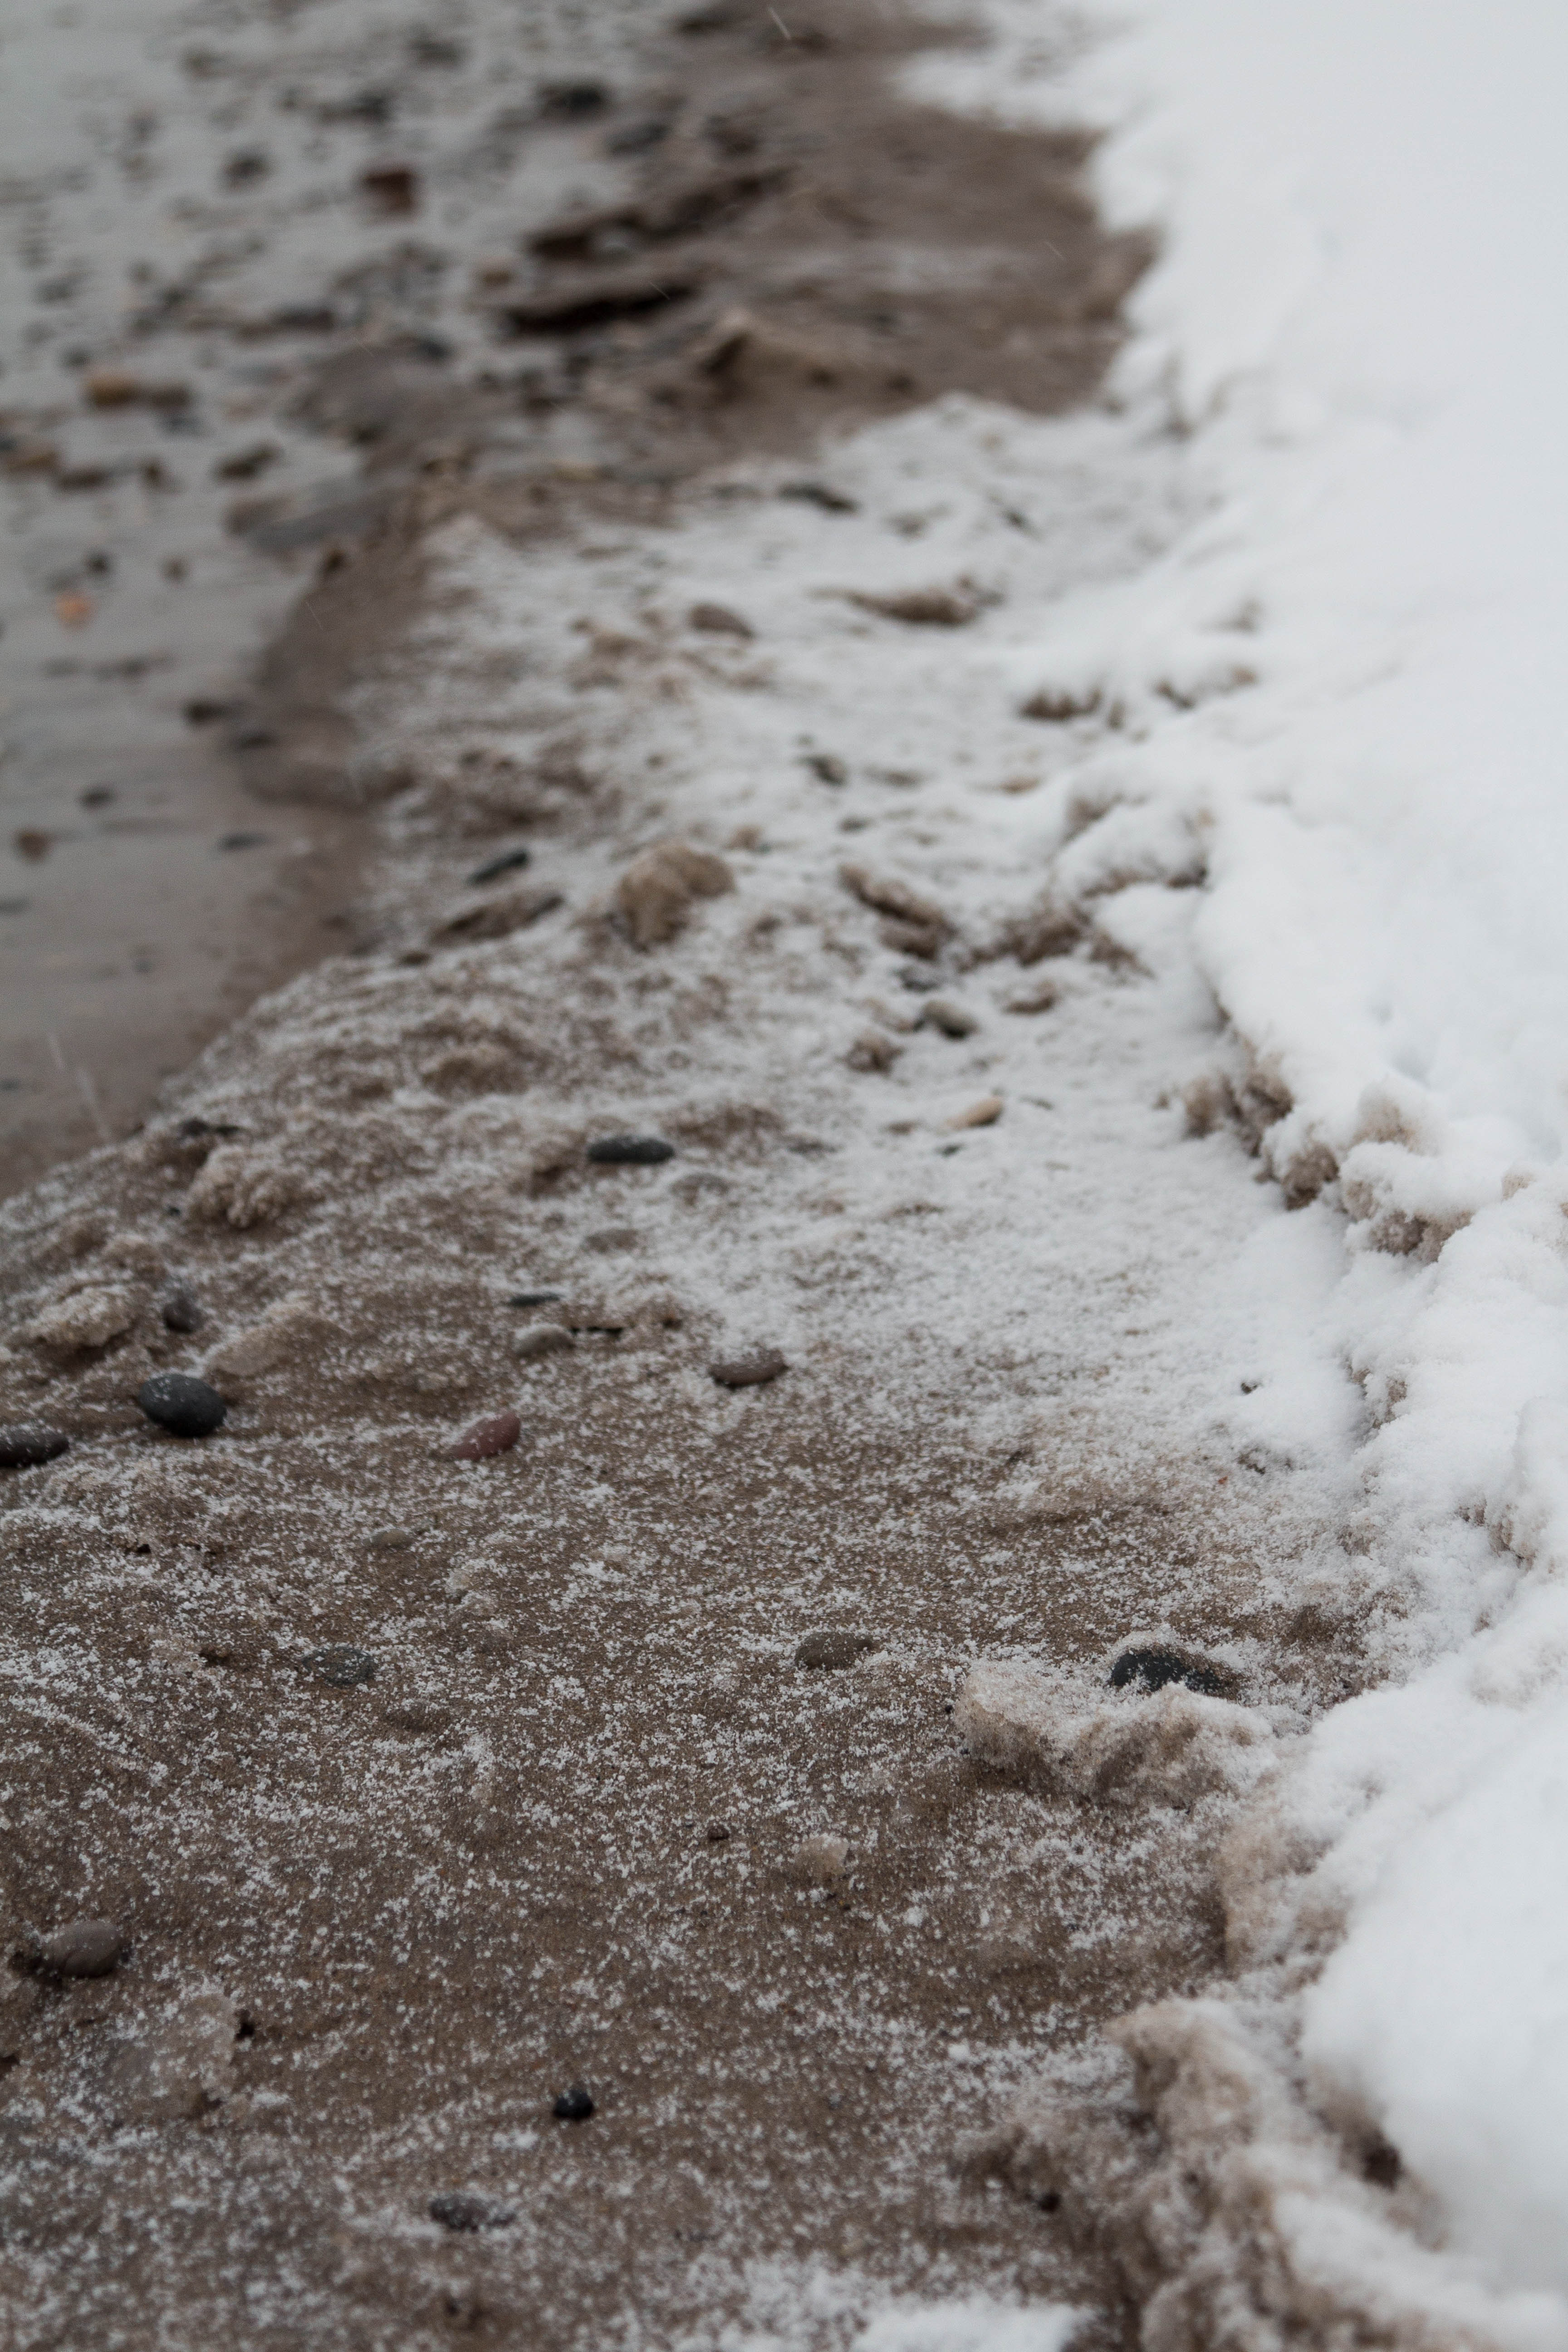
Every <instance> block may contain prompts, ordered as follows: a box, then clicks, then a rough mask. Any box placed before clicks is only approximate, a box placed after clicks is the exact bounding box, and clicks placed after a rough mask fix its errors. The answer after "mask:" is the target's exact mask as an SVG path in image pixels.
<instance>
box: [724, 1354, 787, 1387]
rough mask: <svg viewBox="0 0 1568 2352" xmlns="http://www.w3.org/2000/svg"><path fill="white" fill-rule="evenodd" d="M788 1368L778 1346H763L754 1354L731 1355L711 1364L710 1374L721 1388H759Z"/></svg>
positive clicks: (775, 1378)
mask: <svg viewBox="0 0 1568 2352" xmlns="http://www.w3.org/2000/svg"><path fill="white" fill-rule="evenodd" d="M788 1370H789V1366H788V1364H787V1363H786V1362H785V1361H784V1358H783V1356H781V1355H780V1353H779V1351H778V1349H776V1348H762V1349H758V1351H757V1353H756V1354H755V1355H754V1356H731V1357H729V1358H727V1359H725V1360H721V1362H719V1363H716V1364H710V1365H709V1367H708V1376H709V1378H710V1380H714V1381H718V1383H719V1385H720V1387H721V1389H759V1388H762V1387H763V1386H765V1384H766V1383H767V1382H768V1381H776V1380H777V1379H778V1376H779V1374H780V1373H781V1372H787V1371H788Z"/></svg>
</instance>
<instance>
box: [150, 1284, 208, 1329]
mask: <svg viewBox="0 0 1568 2352" xmlns="http://www.w3.org/2000/svg"><path fill="white" fill-rule="evenodd" d="M158 1312H159V1314H160V1315H161V1316H162V1317H163V1328H164V1330H165V1331H199V1330H200V1329H201V1328H202V1324H203V1321H204V1319H205V1318H204V1317H203V1314H202V1310H201V1305H200V1302H199V1301H198V1299H197V1297H196V1295H195V1292H194V1291H192V1290H187V1289H186V1287H185V1286H184V1283H183V1282H179V1283H174V1284H173V1285H171V1286H170V1287H169V1288H168V1289H167V1290H165V1292H164V1293H163V1297H162V1298H161V1299H160V1300H159V1301H158Z"/></svg>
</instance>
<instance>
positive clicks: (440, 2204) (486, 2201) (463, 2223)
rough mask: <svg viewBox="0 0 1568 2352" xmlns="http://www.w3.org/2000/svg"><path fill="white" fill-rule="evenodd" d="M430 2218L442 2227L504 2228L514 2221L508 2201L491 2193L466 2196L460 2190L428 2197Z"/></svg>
mask: <svg viewBox="0 0 1568 2352" xmlns="http://www.w3.org/2000/svg"><path fill="white" fill-rule="evenodd" d="M430 2219H431V2220H432V2221H439V2222H440V2224H441V2227H442V2228H443V2229H444V2230H505V2229H508V2228H510V2225H511V2223H512V2222H513V2221H516V2219H517V2215H516V2213H515V2212H514V2211H513V2210H512V2208H511V2207H510V2205H502V2204H500V2203H499V2202H498V2201H497V2200H496V2199H495V2198H493V2197H470V2196H468V2195H466V2194H464V2193H463V2192H462V2191H461V2190H453V2191H449V2192H448V2193H447V2194H446V2195H445V2196H441V2197H432V2199H431V2200H430Z"/></svg>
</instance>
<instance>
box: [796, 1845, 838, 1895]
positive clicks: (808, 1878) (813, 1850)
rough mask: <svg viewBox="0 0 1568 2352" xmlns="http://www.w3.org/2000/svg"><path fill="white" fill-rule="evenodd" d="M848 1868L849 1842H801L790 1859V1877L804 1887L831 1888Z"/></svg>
mask: <svg viewBox="0 0 1568 2352" xmlns="http://www.w3.org/2000/svg"><path fill="white" fill-rule="evenodd" d="M848 1867H849V1841H848V1839H847V1838H841V1837H806V1838H802V1839H801V1841H800V1843H799V1844H798V1845H797V1846H796V1847H795V1849H794V1851H793V1852H792V1853H791V1854H790V1858H789V1871H790V1876H791V1877H792V1878H797V1879H799V1880H800V1882H801V1884H802V1885H805V1886H832V1885H835V1884H836V1883H837V1880H839V1879H840V1878H842V1877H843V1876H844V1874H845V1873H846V1871H847V1869H848Z"/></svg>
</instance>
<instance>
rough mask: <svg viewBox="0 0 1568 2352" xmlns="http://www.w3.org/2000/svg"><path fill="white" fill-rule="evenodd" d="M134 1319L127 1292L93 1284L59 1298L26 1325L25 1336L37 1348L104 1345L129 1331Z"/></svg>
mask: <svg viewBox="0 0 1568 2352" xmlns="http://www.w3.org/2000/svg"><path fill="white" fill-rule="evenodd" d="M135 1320H136V1301H135V1299H134V1298H133V1297H132V1295H131V1293H130V1292H129V1291H125V1290H110V1289H108V1288H106V1287H105V1286H102V1285H101V1284H97V1283H94V1284H92V1285H91V1286H89V1287H88V1288H87V1289H85V1290H79V1291H77V1292H76V1293H75V1295H74V1296H73V1297H70V1298H62V1299H61V1300H60V1301H59V1302H58V1305H56V1306H54V1307H45V1309H44V1311H43V1313H42V1314H41V1315H39V1316H37V1318H35V1320H34V1321H33V1322H32V1323H30V1324H29V1325H28V1326H27V1328H26V1335H25V1336H26V1338H27V1339H31V1340H33V1341H35V1342H36V1344H37V1346H38V1347H40V1348H59V1349H78V1348H105V1347H107V1346H108V1344H109V1342H110V1339H119V1337H120V1335H121V1332H122V1331H129V1330H130V1328H131V1327H132V1324H133V1323H134V1322H135Z"/></svg>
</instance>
